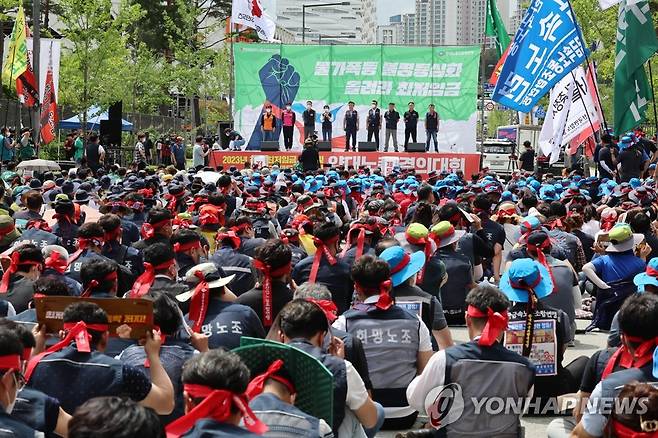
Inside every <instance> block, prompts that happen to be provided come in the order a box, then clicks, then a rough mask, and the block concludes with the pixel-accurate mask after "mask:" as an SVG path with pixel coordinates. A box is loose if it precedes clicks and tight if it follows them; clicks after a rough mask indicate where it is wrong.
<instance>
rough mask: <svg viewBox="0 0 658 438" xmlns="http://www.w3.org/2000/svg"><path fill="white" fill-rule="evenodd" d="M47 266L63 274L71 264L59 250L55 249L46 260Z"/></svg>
mask: <svg viewBox="0 0 658 438" xmlns="http://www.w3.org/2000/svg"><path fill="white" fill-rule="evenodd" d="M45 266H46V268H50V269H53V270H55V271H57V272H59V273H60V274H63V273H64V272H65V271H66V268H67V267H68V266H69V263H68V260H67V259H65V258H64V257H62V254H60V253H59V252H58V251H53V252H51V253H50V255H49V256H48V257H47V258H46V260H45Z"/></svg>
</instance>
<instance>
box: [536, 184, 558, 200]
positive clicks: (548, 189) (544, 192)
mask: <svg viewBox="0 0 658 438" xmlns="http://www.w3.org/2000/svg"><path fill="white" fill-rule="evenodd" d="M539 198H540V199H541V200H542V201H557V200H558V196H557V193H555V187H553V186H542V188H541V189H540V190H539Z"/></svg>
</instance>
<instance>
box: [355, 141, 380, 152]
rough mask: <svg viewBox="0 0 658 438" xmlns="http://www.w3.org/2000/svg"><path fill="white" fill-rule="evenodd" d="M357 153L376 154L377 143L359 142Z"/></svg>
mask: <svg viewBox="0 0 658 438" xmlns="http://www.w3.org/2000/svg"><path fill="white" fill-rule="evenodd" d="M359 152H377V143H375V142H374V141H360V142H359Z"/></svg>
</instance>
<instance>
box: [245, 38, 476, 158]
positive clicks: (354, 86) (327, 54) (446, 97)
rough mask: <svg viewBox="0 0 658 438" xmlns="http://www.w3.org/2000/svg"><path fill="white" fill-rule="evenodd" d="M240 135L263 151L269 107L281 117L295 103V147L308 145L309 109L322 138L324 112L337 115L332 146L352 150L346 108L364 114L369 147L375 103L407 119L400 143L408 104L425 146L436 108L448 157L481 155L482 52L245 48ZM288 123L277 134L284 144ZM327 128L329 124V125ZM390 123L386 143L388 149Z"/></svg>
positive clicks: (473, 48) (456, 49)
mask: <svg viewBox="0 0 658 438" xmlns="http://www.w3.org/2000/svg"><path fill="white" fill-rule="evenodd" d="M234 59H235V102H234V108H233V112H234V113H233V115H234V120H235V129H236V130H237V131H238V132H239V133H240V134H241V135H242V136H243V137H244V138H245V139H246V140H247V142H248V149H258V146H259V145H260V141H261V140H262V131H261V123H260V121H261V117H262V114H263V111H264V106H265V104H266V103H270V104H272V106H273V108H274V113H275V114H276V115H277V116H280V114H281V112H280V110H281V109H283V108H284V107H285V106H286V104H290V105H291V107H292V109H293V110H294V111H295V115H296V125H297V129H295V136H294V137H295V138H294V145H295V147H297V148H299V147H300V146H301V144H302V143H303V141H302V134H301V131H302V129H301V128H302V113H303V112H304V110H305V109H306V102H307V101H312V102H313V108H314V109H315V110H316V114H317V115H316V130H317V131H318V135H319V136H320V137H322V135H321V131H322V118H321V116H322V113H323V107H324V106H325V105H328V106H329V113H330V114H331V120H332V124H331V128H332V145H333V146H334V147H335V148H340V147H343V146H344V144H345V132H344V130H343V119H344V116H345V111H346V110H347V103H348V102H349V101H353V102H354V103H355V109H356V110H357V112H358V113H359V131H358V134H357V138H358V140H359V141H364V140H366V136H367V130H366V123H367V117H368V112H369V110H370V108H371V102H372V101H373V100H376V101H377V102H378V105H379V108H380V109H381V114H382V115H384V113H385V112H386V111H387V109H388V104H389V103H394V104H395V109H396V111H398V112H399V114H400V118H401V120H400V122H399V123H398V125H397V130H396V133H395V135H396V137H397V140H398V142H399V143H400V144H402V143H403V142H404V140H405V125H404V121H403V116H404V113H405V112H406V111H408V104H409V102H414V103H415V110H416V111H417V112H418V114H419V118H420V120H419V122H418V126H417V141H418V142H424V141H425V139H426V132H425V124H424V123H425V122H424V119H425V114H426V113H427V111H428V106H429V105H430V104H434V105H435V107H436V111H437V112H438V113H439V119H440V122H439V132H438V143H439V149H440V151H442V152H450V151H452V152H465V153H470V152H475V136H476V119H477V93H478V72H479V64H480V47H479V46H454V47H453V46H451V47H423V46H390V45H327V46H308V45H307V46H303V45H286V44H252V43H240V44H236V45H235V46H234ZM280 122H281V119H280V118H279V124H278V128H277V133H276V138H279V137H280V136H279V131H280V130H281V128H280V124H281V123H280ZM325 127H326V124H325ZM384 129H385V123H382V128H381V139H382V144H383V143H384Z"/></svg>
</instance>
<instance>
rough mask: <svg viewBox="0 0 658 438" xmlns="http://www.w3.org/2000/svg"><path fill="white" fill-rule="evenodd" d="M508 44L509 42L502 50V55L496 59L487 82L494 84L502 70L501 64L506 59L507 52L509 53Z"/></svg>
mask: <svg viewBox="0 0 658 438" xmlns="http://www.w3.org/2000/svg"><path fill="white" fill-rule="evenodd" d="M510 46H511V44H510V45H509V46H507V48H506V49H505V52H503V56H501V57H500V59H499V60H498V63H497V64H496V67H495V68H494V70H493V73H491V77H490V78H489V84H491V85H496V82H498V77H499V76H500V73H501V72H502V71H503V65H504V64H505V60H507V54H508V53H509V48H510Z"/></svg>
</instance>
